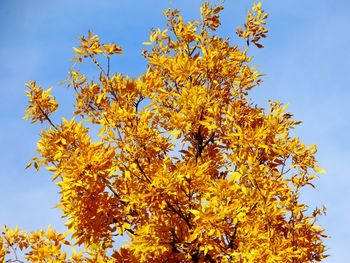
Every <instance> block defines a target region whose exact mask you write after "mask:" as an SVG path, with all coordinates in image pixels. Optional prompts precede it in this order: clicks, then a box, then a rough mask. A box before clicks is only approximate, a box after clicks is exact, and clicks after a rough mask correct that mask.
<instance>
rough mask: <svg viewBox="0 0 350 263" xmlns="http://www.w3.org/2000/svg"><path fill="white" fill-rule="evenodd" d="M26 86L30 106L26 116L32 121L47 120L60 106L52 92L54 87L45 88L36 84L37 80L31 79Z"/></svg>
mask: <svg viewBox="0 0 350 263" xmlns="http://www.w3.org/2000/svg"><path fill="white" fill-rule="evenodd" d="M26 86H27V87H28V90H26V94H27V96H28V98H29V106H28V108H27V109H26V114H25V116H24V118H25V119H27V120H28V119H30V120H31V122H32V123H34V122H36V121H40V122H43V121H45V120H47V118H48V116H50V115H51V114H52V113H53V112H55V111H56V110H57V108H58V104H57V102H56V99H55V97H53V96H52V95H51V94H50V92H51V90H52V88H50V89H47V90H43V89H42V87H40V86H37V85H36V82H35V81H30V82H29V83H27V84H26Z"/></svg>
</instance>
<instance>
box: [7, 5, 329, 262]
mask: <svg viewBox="0 0 350 263" xmlns="http://www.w3.org/2000/svg"><path fill="white" fill-rule="evenodd" d="M222 10H223V7H222V6H221V5H218V6H212V5H211V4H209V3H204V4H203V5H202V6H201V8H200V17H201V19H200V20H199V21H190V22H185V21H184V20H183V18H182V17H181V15H180V12H179V10H170V9H169V10H166V11H165V12H164V15H165V17H166V19H167V28H166V29H165V30H160V29H155V30H152V32H151V34H150V39H149V42H145V43H144V44H145V45H148V46H149V49H148V50H147V51H144V52H143V56H144V57H145V58H146V59H147V61H148V67H147V71H146V72H145V73H144V74H142V75H140V76H139V77H138V78H130V77H128V76H124V75H122V74H111V72H110V59H111V57H112V56H113V55H115V54H121V53H122V49H121V48H120V47H119V46H117V45H116V44H114V43H112V44H102V43H101V42H100V39H99V37H98V36H97V35H94V34H93V33H91V32H89V34H88V35H87V36H86V37H82V38H81V39H80V42H81V43H80V46H79V47H77V48H74V51H75V53H76V55H75V57H74V60H75V61H76V63H77V64H78V65H79V63H83V62H85V61H90V62H92V63H93V64H94V65H95V66H96V67H97V69H98V71H99V79H98V81H89V80H88V77H87V76H85V75H84V74H82V73H81V72H79V71H78V70H71V71H70V72H69V78H68V80H67V82H68V86H70V87H71V88H72V89H74V90H75V92H76V103H75V109H74V112H73V114H74V118H73V119H71V120H67V119H65V118H62V121H61V123H59V124H54V123H53V122H52V121H51V119H50V115H51V114H52V113H53V112H55V111H56V110H57V107H58V104H57V102H56V100H55V98H54V97H53V96H52V95H50V93H49V92H50V90H47V91H44V90H43V89H42V88H41V87H39V86H37V85H36V83H35V82H30V83H29V84H28V88H29V90H28V91H27V95H28V97H29V107H28V109H27V111H26V118H27V119H31V120H32V122H36V121H41V122H43V121H48V122H49V124H50V127H49V128H48V129H46V130H45V129H44V130H43V131H42V133H41V139H40V141H39V142H38V144H37V150H38V157H36V158H33V160H32V162H31V163H30V164H29V166H30V165H34V166H35V168H37V169H40V168H41V167H46V168H47V169H48V170H49V171H50V172H52V173H53V180H54V181H55V182H56V184H57V186H58V187H59V189H60V197H61V199H60V202H59V204H58V205H57V206H58V207H59V208H60V209H61V210H62V211H63V217H64V218H65V219H66V226H67V228H68V231H67V233H64V234H59V233H56V232H55V231H54V230H52V229H51V228H50V227H49V228H48V229H47V230H39V231H37V232H26V231H21V230H19V229H18V228H16V229H11V228H8V227H4V228H3V233H2V236H1V238H0V251H1V252H0V261H1V262H2V261H4V260H7V261H6V262H16V261H17V262H22V261H20V259H19V257H20V256H21V255H22V256H24V258H25V259H26V260H29V261H32V262H314V261H320V260H322V259H323V258H324V257H325V246H324V245H323V238H326V236H325V235H324V230H323V229H322V228H321V227H320V226H318V225H317V224H316V219H317V218H318V216H319V215H320V214H322V213H324V212H325V211H324V209H318V208H316V209H315V210H313V211H310V210H309V209H308V206H307V205H306V204H304V203H302V202H300V200H299V196H300V191H301V189H302V188H303V187H305V186H308V185H310V186H312V187H313V186H314V185H313V180H314V179H315V178H317V176H316V175H315V174H314V172H316V173H323V172H324V170H323V169H321V168H320V167H319V166H318V165H317V163H316V160H315V157H314V155H315V153H316V147H315V146H314V145H312V146H305V145H304V144H303V143H302V142H301V141H300V140H299V139H298V138H297V137H293V136H291V135H290V131H291V129H293V128H294V127H295V126H296V125H298V124H299V122H298V121H296V120H294V119H292V115H291V114H290V113H288V112H286V106H284V105H282V104H281V103H279V102H270V108H269V109H267V110H264V109H263V108H261V107H258V106H257V105H255V104H254V103H253V102H252V101H251V99H250V98H249V91H250V90H251V89H253V88H254V87H255V86H257V85H259V84H260V82H261V79H260V78H261V74H260V73H259V72H258V71H257V70H256V69H255V67H253V66H251V60H252V58H251V57H250V56H249V55H248V49H249V48H252V45H249V44H250V43H253V44H254V45H255V46H257V47H259V48H261V47H262V45H261V44H260V43H259V41H260V40H261V39H262V38H264V37H266V33H267V29H266V28H265V19H266V18H267V14H266V13H264V12H263V10H262V9H261V3H258V4H255V5H254V6H253V8H252V10H251V11H249V12H248V16H247V21H246V23H245V24H244V27H243V28H238V30H237V34H238V35H239V36H240V37H242V38H243V39H245V41H246V43H247V44H246V46H245V47H239V46H237V45H232V44H231V43H230V41H229V40H228V39H223V38H221V37H219V36H218V35H217V34H216V29H217V28H218V27H219V25H220V12H221V11H222ZM102 59H104V60H106V64H107V66H106V68H104V67H102V66H101V65H102V64H101V60H102ZM75 68H76V67H75ZM96 130H98V136H95V138H94V139H93V138H92V135H91V134H93V131H96ZM313 171H314V172H313ZM122 235H128V236H129V243H128V244H126V245H124V246H122V247H118V245H116V241H115V240H116V239H115V237H116V236H122ZM78 245H82V246H78ZM69 247H70V248H69ZM70 250H71V252H70ZM19 251H22V252H20V253H19Z"/></svg>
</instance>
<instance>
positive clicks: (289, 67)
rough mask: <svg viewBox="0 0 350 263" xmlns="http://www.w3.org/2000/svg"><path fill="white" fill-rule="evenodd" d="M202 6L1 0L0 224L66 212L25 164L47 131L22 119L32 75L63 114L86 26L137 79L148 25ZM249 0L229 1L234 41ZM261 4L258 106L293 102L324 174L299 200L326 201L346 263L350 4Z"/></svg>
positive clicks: (227, 17)
mask: <svg viewBox="0 0 350 263" xmlns="http://www.w3.org/2000/svg"><path fill="white" fill-rule="evenodd" d="M201 2H202V1H185V0H173V1H166V0H148V1H145V0H143V1H135V0H128V1H127V0H119V1H116V0H114V1H113V0H99V1H97V0H84V1H83V0H75V1H72V0H50V1H47V0H36V1H34V0H27V1H20V0H1V1H0V26H1V27H0V36H1V37H0V38H1V41H0V59H1V60H0V98H1V103H0V121H1V129H0V145H1V147H0V180H1V183H0V207H1V209H0V225H2V224H7V225H10V226H15V225H19V226H20V227H21V228H25V229H32V230H34V229H37V228H41V227H46V226H47V225H48V224H52V225H53V226H54V227H55V228H56V229H58V230H61V231H63V230H64V226H63V224H62V222H61V220H60V211H59V210H57V209H53V206H54V205H55V204H57V202H58V195H57V188H56V187H55V185H54V184H53V183H51V178H50V176H49V175H48V174H47V173H45V172H42V173H39V174H36V173H35V172H34V171H33V170H31V169H30V170H24V167H25V166H26V164H27V163H28V162H29V160H30V158H31V157H33V156H34V155H35V147H36V141H37V140H38V138H39V136H38V135H39V132H40V128H41V127H42V126H41V125H39V124H38V125H37V124H35V125H30V123H28V122H25V121H24V120H22V117H23V115H24V109H25V107H26V103H27V100H26V97H25V94H24V83H25V82H27V81H28V80H32V79H35V80H37V81H38V83H39V84H41V85H43V86H44V87H50V86H54V87H55V90H54V94H55V95H56V96H57V98H58V100H59V103H60V104H61V105H62V108H61V113H62V114H63V115H65V114H66V115H67V114H69V113H68V110H67V109H69V108H70V105H71V104H72V102H73V100H72V98H71V97H70V95H71V93H70V91H69V90H67V89H66V88H65V87H60V86H58V84H59V83H60V81H61V80H63V79H65V78H66V77H67V71H68V69H69V68H70V66H71V62H70V61H69V60H70V58H71V57H72V56H73V51H72V47H73V46H76V45H78V41H77V36H79V35H82V34H85V33H86V32H87V31H88V30H89V29H90V30H92V31H93V32H95V33H97V34H99V35H100V36H101V38H102V40H103V41H105V42H109V41H115V42H116V43H117V44H119V45H121V46H122V47H123V49H124V54H123V56H120V57H118V58H117V59H116V60H114V61H113V70H114V71H118V72H122V73H124V74H129V75H132V76H137V75H138V74H140V73H141V72H143V71H144V69H145V65H146V63H145V60H144V59H143V58H142V57H141V56H140V52H141V50H142V49H143V48H144V47H143V46H142V45H141V43H142V42H143V41H147V39H148V33H149V31H150V29H151V28H155V27H164V19H163V17H162V13H161V12H162V11H163V10H165V9H166V8H167V7H178V8H180V9H182V10H183V14H184V16H185V18H189V19H193V18H197V17H198V12H199V6H200V3H201ZM251 3H252V1H246V0H245V1H243V0H241V1H233V0H226V3H225V10H224V11H223V15H222V18H223V20H222V27H221V29H220V34H221V35H222V36H224V37H226V36H227V37H231V38H232V39H233V40H235V39H236V37H235V34H234V32H235V30H236V27H237V26H238V25H240V24H241V23H242V22H243V19H244V17H245V14H246V11H247V8H248V7H249V6H250V5H251ZM264 6H265V10H266V11H267V12H268V13H270V17H269V19H268V28H269V30H270V33H269V36H268V39H266V40H264V44H265V46H266V48H264V49H262V50H252V53H251V54H252V55H254V57H255V60H254V63H255V64H257V65H258V68H259V69H260V71H261V72H262V73H265V74H266V76H265V77H264V83H263V85H262V86H260V87H258V88H257V89H256V90H254V92H253V93H252V96H253V97H254V100H255V101H256V102H258V103H259V104H260V105H267V104H266V102H267V100H269V99H273V100H280V101H282V102H283V103H289V104H290V108H289V110H290V111H291V112H292V113H294V114H295V117H296V118H297V119H299V120H302V121H303V123H302V125H301V126H300V127H299V128H298V129H296V131H295V133H296V134H297V135H299V136H300V137H301V139H302V140H303V141H305V142H306V143H307V144H313V143H316V144H317V145H318V149H319V152H318V159H319V161H320V164H321V166H322V167H324V168H326V169H327V171H328V174H326V175H324V176H322V177H321V179H320V180H318V182H317V184H316V185H317V189H316V190H311V189H309V190H307V191H306V192H305V194H304V195H303V198H304V199H306V200H307V202H308V203H309V204H310V205H311V207H313V206H314V205H322V204H324V205H326V206H327V207H328V215H327V217H324V218H322V219H321V220H320V223H321V224H322V225H323V226H324V227H325V228H326V229H327V234H329V235H330V236H332V238H331V239H329V240H327V241H326V244H327V246H328V247H329V251H328V252H329V253H330V254H331V257H330V258H329V259H327V260H325V262H346V261H347V259H348V251H349V249H350V238H349V237H350V228H349V226H348V224H349V223H350V191H349V190H348V189H349V185H350V177H349V176H348V170H349V168H348V164H349V163H350V151H349V148H350V139H349V135H347V134H349V130H350V121H349V119H350V108H349V107H348V102H349V101H350V91H349V76H350V73H349V69H350V55H349V54H350V48H349V43H350V36H349V26H350V15H349V13H350V1H349V0H333V1H326V0H317V1H316V0H309V1H304V0H284V1H273V0H268V1H265V4H264ZM87 70H90V69H89V68H87ZM57 116H58V115H57ZM58 117H59V116H58ZM58 117H57V118H58ZM68 117H69V115H68Z"/></svg>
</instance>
